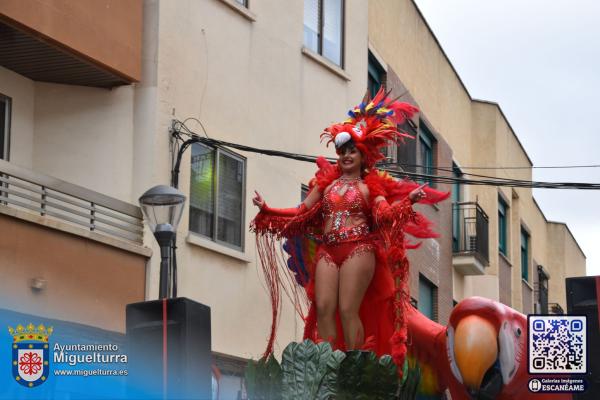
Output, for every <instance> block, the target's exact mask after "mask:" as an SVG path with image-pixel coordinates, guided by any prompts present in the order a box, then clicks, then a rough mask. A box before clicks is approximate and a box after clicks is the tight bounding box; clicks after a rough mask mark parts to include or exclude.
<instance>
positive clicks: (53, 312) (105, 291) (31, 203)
mask: <svg viewBox="0 0 600 400" xmlns="http://www.w3.org/2000/svg"><path fill="white" fill-rule="evenodd" d="M0 236H1V237H2V240H1V241H0V275H2V277H3V279H2V280H0V303H1V304H2V305H3V306H2V308H5V309H9V310H11V311H14V312H18V313H25V314H31V315H36V316H42V317H44V318H53V319H60V320H64V321H70V322H76V323H81V324H86V325H90V326H95V327H98V328H101V329H106V330H112V331H117V332H124V331H125V320H124V318H123V310H124V309H125V305H127V304H129V303H135V302H139V301H142V300H144V298H145V289H146V265H147V261H148V258H149V257H150V256H151V254H152V252H151V249H149V248H147V247H144V246H143V224H142V213H141V210H140V208H139V207H137V206H135V205H133V204H129V203H126V202H123V201H121V200H118V199H115V198H113V197H109V196H106V195H104V194H101V193H98V192H94V191H92V190H90V189H88V188H85V187H81V186H77V185H74V184H72V183H69V182H65V181H62V180H60V179H57V178H54V177H51V176H48V175H43V174H40V173H38V172H35V171H31V170H29V169H26V168H23V167H19V166H16V165H14V164H12V163H10V162H7V161H4V160H0Z"/></svg>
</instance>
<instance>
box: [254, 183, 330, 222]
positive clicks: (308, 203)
mask: <svg viewBox="0 0 600 400" xmlns="http://www.w3.org/2000/svg"><path fill="white" fill-rule="evenodd" d="M254 193H255V194H256V195H255V196H254V198H253V199H252V203H254V205H255V206H257V207H258V208H259V209H260V211H262V212H264V213H267V214H272V215H281V216H290V217H293V216H295V215H297V214H299V213H301V212H304V211H306V210H310V209H311V208H312V207H313V206H314V205H315V204H316V203H317V202H318V201H319V199H320V198H321V191H320V190H319V188H318V187H314V188H313V189H312V190H311V191H310V192H309V193H308V196H307V197H306V199H304V201H303V202H302V204H300V206H298V207H294V208H271V207H269V206H268V205H267V203H266V201H265V200H264V199H263V197H262V196H261V195H260V193H258V192H257V191H256V190H255V191H254Z"/></svg>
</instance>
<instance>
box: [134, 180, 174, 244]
mask: <svg viewBox="0 0 600 400" xmlns="http://www.w3.org/2000/svg"><path fill="white" fill-rule="evenodd" d="M139 202H140V207H141V209H142V212H143V213H144V217H145V218H146V221H147V222H148V225H149V227H150V229H151V230H152V232H153V233H156V232H165V231H166V232H169V231H170V232H173V233H174V232H176V231H177V226H178V225H179V221H180V220H181V214H182V213H183V205H184V204H185V195H184V194H183V193H181V192H180V191H179V190H177V189H175V188H174V187H171V186H166V185H158V186H154V187H153V188H151V189H149V190H147V191H146V192H145V193H144V194H143V195H142V196H141V197H140V199H139Z"/></svg>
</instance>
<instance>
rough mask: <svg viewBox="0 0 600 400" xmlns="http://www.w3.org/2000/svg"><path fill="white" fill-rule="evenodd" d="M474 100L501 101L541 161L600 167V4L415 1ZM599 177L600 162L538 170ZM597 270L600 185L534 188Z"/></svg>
mask: <svg viewBox="0 0 600 400" xmlns="http://www.w3.org/2000/svg"><path fill="white" fill-rule="evenodd" d="M416 3H417V5H418V6H419V8H420V9H421V11H422V13H423V15H424V16H425V19H426V20H427V22H428V23H429V26H430V27H431V29H432V30H433V32H434V33H435V35H436V37H437V38H438V40H439V42H440V44H441V45H442V47H443V48H444V51H445V52H446V54H447V55H448V57H449V58H450V60H451V62H452V64H453V65H454V67H455V69H456V70H457V72H458V74H459V75H460V77H461V79H462V80H463V82H464V83H465V86H466V87H467V89H468V90H469V93H470V94H471V96H472V97H474V98H477V99H484V100H490V101H494V102H497V103H499V104H500V107H502V110H503V111H504V113H505V114H506V117H507V118H508V120H509V121H510V123H511V125H512V127H513V129H514V130H515V133H516V134H517V136H518V137H519V139H520V140H521V143H523V146H524V147H525V149H526V150H527V153H528V154H529V157H530V158H531V160H532V161H533V163H534V165H536V166H554V165H561V166H562V165H587V164H600V1H597V0H551V1H548V0H527V1H523V0H443V1H440V0H416ZM533 179H534V180H538V181H569V182H592V183H600V168H587V169H534V172H533ZM534 196H535V198H536V199H537V201H538V203H539V204H540V207H541V208H542V210H543V212H544V214H545V215H546V218H548V219H549V220H552V221H561V222H566V223H567V225H568V226H569V228H570V229H571V232H573V235H574V236H575V238H576V240H577V242H578V243H579V245H580V246H581V247H582V249H583V251H584V253H585V255H586V256H587V271H588V275H600V191H584V190H555V189H535V190H534Z"/></svg>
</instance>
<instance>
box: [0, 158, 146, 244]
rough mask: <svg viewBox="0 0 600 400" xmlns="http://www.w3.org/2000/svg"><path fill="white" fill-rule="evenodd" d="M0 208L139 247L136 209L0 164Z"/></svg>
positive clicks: (140, 232)
mask: <svg viewBox="0 0 600 400" xmlns="http://www.w3.org/2000/svg"><path fill="white" fill-rule="evenodd" d="M0 204H1V205H4V206H7V207H11V208H16V209H21V210H27V211H29V212H34V213H36V214H39V215H41V216H44V217H47V218H52V219H57V220H59V221H62V222H67V223H69V224H74V225H77V226H79V227H83V228H86V229H89V230H90V231H97V232H100V233H102V234H105V235H108V236H112V237H116V238H119V239H126V240H129V241H131V242H135V243H137V244H141V243H142V235H143V217H142V212H141V210H140V208H139V207H138V206H135V205H133V204H129V203H126V202H124V201H121V200H118V199H115V198H112V197H109V196H106V195H103V194H101V193H98V192H94V191H93V190H90V189H87V188H84V187H81V186H77V185H74V184H72V183H68V182H65V181H62V180H60V179H57V178H54V177H51V176H48V175H43V174H40V173H37V172H34V171H31V170H29V169H27V168H23V167H19V166H17V165H14V164H11V163H9V162H7V161H4V160H0Z"/></svg>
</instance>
